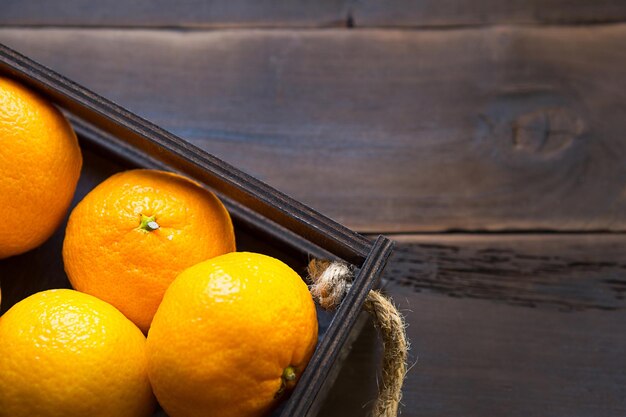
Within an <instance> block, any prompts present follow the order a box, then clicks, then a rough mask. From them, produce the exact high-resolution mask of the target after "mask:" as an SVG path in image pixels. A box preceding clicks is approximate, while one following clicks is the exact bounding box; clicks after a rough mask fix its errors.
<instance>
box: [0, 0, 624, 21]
mask: <svg viewBox="0 0 626 417" xmlns="http://www.w3.org/2000/svg"><path fill="white" fill-rule="evenodd" d="M625 19H626V4H624V2H620V1H618V0H595V1H594V0H542V1H537V0H514V1H506V2H503V1H498V0H481V1H476V0H453V1H441V0H422V1H408V0H385V1H381V0H319V1H303V0H299V1H290V0H266V1H262V2H260V1H253V0H213V1H202V0H181V1H176V2H171V1H165V0H153V1H149V2H147V1H142V0H127V1H121V0H103V1H100V2H97V3H94V2H90V1H87V0H69V1H67V0H66V1H65V2H64V3H63V6H62V7H60V6H59V4H57V3H54V2H49V1H43V0H21V1H20V0H4V1H2V3H1V4H0V24H2V25H12V26H19V25H28V26H109V27H164V26H165V27H183V28H198V27H201V28H213V27H325V26H355V27H372V26H378V27H380V26H384V27H440V26H444V27H445V26H455V25H457V26H458V25H488V24H502V23H524V24H527V23H550V24H555V23H556V24H562V23H565V24H567V23H598V22H617V21H624V20H625Z"/></svg>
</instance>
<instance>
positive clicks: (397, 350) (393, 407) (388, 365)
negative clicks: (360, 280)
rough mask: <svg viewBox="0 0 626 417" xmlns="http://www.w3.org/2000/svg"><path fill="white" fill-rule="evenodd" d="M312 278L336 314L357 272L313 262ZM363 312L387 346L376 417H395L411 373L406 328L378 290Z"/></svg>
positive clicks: (338, 264)
mask: <svg viewBox="0 0 626 417" xmlns="http://www.w3.org/2000/svg"><path fill="white" fill-rule="evenodd" d="M308 275H309V279H310V281H311V282H312V284H311V285H310V286H309V289H310V291H311V294H312V295H313V298H314V299H315V300H316V301H317V302H318V303H319V304H320V306H322V308H324V309H325V310H334V309H335V308H337V307H338V306H339V304H340V303H341V300H343V297H344V296H345V295H346V293H347V291H348V290H349V289H350V286H351V285H352V279H353V278H354V269H353V268H352V267H351V266H350V265H348V264H345V263H343V262H330V261H326V260H318V259H313V260H311V262H310V263H309V266H308ZM363 308H364V309H365V311H367V312H368V313H370V314H371V315H372V318H373V320H374V326H376V327H377V328H378V329H379V331H380V333H381V338H382V342H383V358H382V384H381V386H380V389H379V393H378V398H377V399H376V404H375V405H374V417H395V416H397V415H398V407H399V405H400V400H401V399H402V383H403V382H404V377H405V376H406V369H407V356H408V350H409V344H408V340H407V337H406V332H405V327H406V325H405V323H404V319H403V317H402V315H401V314H400V312H399V311H398V309H397V308H396V307H395V306H394V305H393V303H392V302H391V300H390V299H389V298H388V297H385V296H384V295H382V294H381V293H380V292H379V291H377V290H371V291H370V292H369V294H368V295H367V299H366V300H365V304H364V305H363Z"/></svg>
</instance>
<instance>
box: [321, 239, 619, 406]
mask: <svg viewBox="0 0 626 417" xmlns="http://www.w3.org/2000/svg"><path fill="white" fill-rule="evenodd" d="M398 241H399V245H398V250H397V252H396V255H395V256H394V257H393V258H392V259H391V260H390V263H389V265H388V267H387V270H386V277H387V279H389V280H390V282H389V284H388V285H387V287H386V291H387V293H388V294H390V295H391V296H392V297H393V299H394V300H395V302H396V304H397V305H398V306H399V308H400V309H401V311H402V312H403V314H404V315H405V316H406V320H407V323H409V326H408V327H407V332H408V335H409V338H410V340H411V342H412V350H411V363H412V364H414V365H415V366H414V367H413V368H412V369H411V370H410V371H409V374H408V377H407V380H406V383H405V386H404V390H403V391H404V397H403V404H404V407H403V409H402V414H401V415H402V416H408V417H418V416H420V417H425V416H467V417H473V416H476V417H478V416H511V417H518V416H519V417H528V416H532V417H544V416H551V417H560V416H563V417H568V416H603V417H613V416H614V417H621V416H623V415H625V413H626V395H625V394H626V372H625V370H626V360H624V354H623V352H624V350H625V349H626V334H625V333H624V331H623V329H624V326H625V325H626V315H625V314H624V309H625V308H626V301H625V300H624V295H625V292H626V270H625V269H624V266H625V262H624V255H623V254H624V253H625V252H626V236H623V235H622V236H616V235H498V236H484V235H458V236H402V237H398ZM505 259H507V260H505ZM495 288H498V289H497V290H496V289H495ZM379 358H380V341H379V340H378V339H377V335H376V331H375V330H374V329H373V328H368V327H367V326H366V328H365V331H364V332H363V334H362V335H361V336H360V338H359V339H358V340H357V341H356V343H355V344H354V350H353V351H352V353H351V354H350V356H349V357H348V359H347V361H346V362H345V364H344V368H343V369H342V371H341V373H340V375H339V379H338V381H337V384H336V385H335V388H334V389H333V391H331V393H330V395H329V397H328V400H327V402H326V404H325V407H324V408H323V409H322V411H321V412H320V415H322V416H325V417H339V416H346V415H355V416H356V415H367V411H368V410H369V409H370V408H371V404H372V400H373V398H375V395H376V380H375V379H374V378H373V377H372V374H373V373H374V372H375V371H376V360H378V359H379ZM416 361H417V363H416ZM355 410H362V412H360V411H355Z"/></svg>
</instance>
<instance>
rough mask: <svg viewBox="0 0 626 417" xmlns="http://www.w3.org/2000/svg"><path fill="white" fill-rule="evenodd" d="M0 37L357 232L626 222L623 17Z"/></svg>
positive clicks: (618, 225) (597, 226)
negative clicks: (456, 25)
mask: <svg viewBox="0 0 626 417" xmlns="http://www.w3.org/2000/svg"><path fill="white" fill-rule="evenodd" d="M0 42H5V43H7V44H9V45H11V46H14V47H16V48H17V49H19V50H21V51H23V52H24V53H26V54H28V55H30V56H32V57H34V58H35V59H38V60H40V61H42V62H43V63H45V64H47V65H49V66H51V67H53V68H55V69H57V70H58V71H60V72H61V73H63V74H66V75H68V76H69V77H71V78H73V79H75V80H76V81H78V82H80V83H83V84H85V85H86V86H87V87H90V88H93V89H94V90H95V91H97V92H100V93H101V94H103V95H105V96H107V97H109V98H112V99H113V100H115V101H117V102H119V103H120V104H122V105H125V106H127V107H129V108H130V109H131V110H134V111H136V112H138V113H139V114H141V115H143V116H145V117H147V118H148V119H150V120H152V121H155V122H156V123H158V124H160V125H162V126H164V127H165V128H167V129H170V130H172V131H173V132H175V133H177V134H179V135H181V136H182V137H184V138H185V139H187V140H189V141H191V142H192V143H194V144H196V145H198V146H200V147H202V148H204V149H206V150H208V151H209V152H211V153H213V154H215V155H217V156H219V157H221V158H223V159H225V160H226V161H228V162H230V163H233V164H234V165H235V166H238V167H240V168H242V169H244V170H245V171H247V172H249V173H251V174H253V175H256V176H258V177H260V178H261V179H263V180H265V181H267V182H269V183H270V184H272V185H274V186H276V187H277V188H279V189H281V190H283V191H285V192H287V193H288V194H290V195H292V196H294V197H295V198H297V199H299V200H301V201H303V202H305V203H308V204H310V205H311V206H313V207H314V208H316V209H318V210H319V211H321V212H322V213H325V214H327V215H330V216H331V217H334V218H335V219H337V220H339V221H340V222H342V223H344V224H347V225H348V226H350V227H352V228H354V229H357V230H360V231H384V232H408V231H417V230H420V231H439V230H457V229H463V230H482V229H488V230H502V229H524V230H528V229H533V230H544V229H556V230H614V231H620V230H624V229H625V227H626V199H625V198H624V196H625V195H626V194H625V191H624V190H625V184H626V165H625V164H624V163H623V161H624V159H625V158H626V146H625V142H624V140H623V135H624V133H623V132H624V131H626V117H625V116H626V104H625V103H626V73H625V72H624V65H625V64H626V48H624V45H626V25H615V26H609V27H605V26H597V27H593V28H587V27H580V28H579V27H569V28H535V27H528V28H518V29H511V28H491V29H472V30H469V29H468V30H454V31H419V32H411V31H387V30H385V31H380V30H363V31H342V30H325V31H318V30H314V31H306V30H298V31H278V30H277V31H256V30H250V31H210V32H182V33H181V32H168V31H140V30H138V31H115V30H26V29H3V30H0Z"/></svg>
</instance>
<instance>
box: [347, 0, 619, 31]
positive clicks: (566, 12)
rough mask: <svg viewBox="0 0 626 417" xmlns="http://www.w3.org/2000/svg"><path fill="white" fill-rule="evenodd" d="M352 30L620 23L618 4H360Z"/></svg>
mask: <svg viewBox="0 0 626 417" xmlns="http://www.w3.org/2000/svg"><path fill="white" fill-rule="evenodd" d="M352 13H353V19H354V24H355V26H356V27H371V26H378V27H449V26H469V25H493V24H511V23H515V24H564V23H565V24H567V23H576V24H581V23H601V22H620V21H624V19H626V3H624V2H623V1H619V0H600V1H594V0H509V1H499V0H480V1H476V0H443V1H442V0H421V1H407V0H384V1H383V0H361V1H358V2H357V5H356V6H355V7H354V8H353V12H352Z"/></svg>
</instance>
